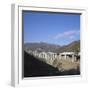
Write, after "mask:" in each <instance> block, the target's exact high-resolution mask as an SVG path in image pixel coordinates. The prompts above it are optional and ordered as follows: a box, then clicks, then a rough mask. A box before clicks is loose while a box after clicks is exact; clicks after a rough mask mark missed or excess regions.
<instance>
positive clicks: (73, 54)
mask: <svg viewBox="0 0 90 90" xmlns="http://www.w3.org/2000/svg"><path fill="white" fill-rule="evenodd" d="M72 62H74V54H72Z"/></svg>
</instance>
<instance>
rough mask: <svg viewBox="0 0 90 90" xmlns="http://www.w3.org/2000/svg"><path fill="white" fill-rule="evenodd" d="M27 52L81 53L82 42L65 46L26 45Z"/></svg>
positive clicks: (78, 41) (42, 43) (41, 43)
mask: <svg viewBox="0 0 90 90" xmlns="http://www.w3.org/2000/svg"><path fill="white" fill-rule="evenodd" d="M24 48H25V50H33V51H34V50H37V51H45V52H49V51H50V52H56V53H61V52H80V40H77V41H73V42H72V43H70V44H68V45H64V46H60V45H55V44H48V43H44V42H40V43H26V44H24Z"/></svg>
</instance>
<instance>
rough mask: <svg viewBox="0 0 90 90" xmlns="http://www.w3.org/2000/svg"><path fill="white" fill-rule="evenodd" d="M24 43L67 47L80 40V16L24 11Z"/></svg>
mask: <svg viewBox="0 0 90 90" xmlns="http://www.w3.org/2000/svg"><path fill="white" fill-rule="evenodd" d="M23 28H24V43H29V42H46V43H51V44H58V45H66V44H69V43H71V42H72V41H75V40H80V15H79V14H67V13H49V12H33V11H23Z"/></svg>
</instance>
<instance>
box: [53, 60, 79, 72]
mask: <svg viewBox="0 0 90 90" xmlns="http://www.w3.org/2000/svg"><path fill="white" fill-rule="evenodd" d="M53 66H54V67H56V68H58V70H59V71H67V70H71V69H76V70H77V69H80V61H77V62H72V61H71V60H54V62H53Z"/></svg>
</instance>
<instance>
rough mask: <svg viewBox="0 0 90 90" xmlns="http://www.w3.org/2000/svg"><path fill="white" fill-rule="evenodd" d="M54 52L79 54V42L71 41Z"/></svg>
mask: <svg viewBox="0 0 90 90" xmlns="http://www.w3.org/2000/svg"><path fill="white" fill-rule="evenodd" d="M56 52H58V53H61V52H76V53H78V52H80V40H78V41H73V42H72V43H70V44H68V45H65V46H62V47H60V48H58V49H57V50H56Z"/></svg>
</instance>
